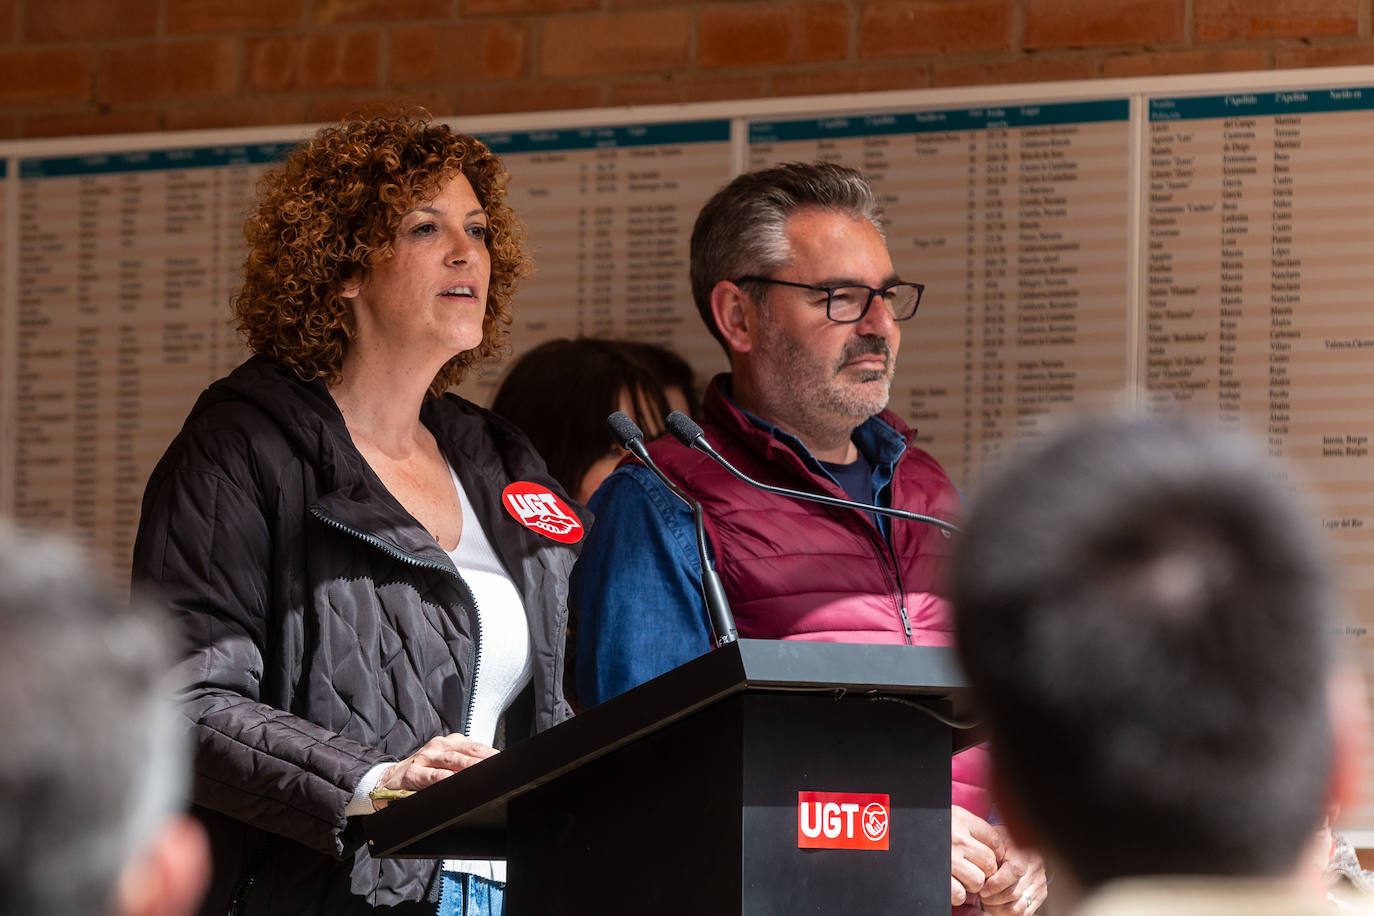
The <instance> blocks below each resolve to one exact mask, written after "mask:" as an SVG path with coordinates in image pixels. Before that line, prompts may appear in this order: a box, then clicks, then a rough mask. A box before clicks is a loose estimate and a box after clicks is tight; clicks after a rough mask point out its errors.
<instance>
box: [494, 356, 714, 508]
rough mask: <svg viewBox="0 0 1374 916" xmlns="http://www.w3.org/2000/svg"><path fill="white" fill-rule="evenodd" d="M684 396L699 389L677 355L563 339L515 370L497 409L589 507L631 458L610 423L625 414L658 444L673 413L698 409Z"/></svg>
mask: <svg viewBox="0 0 1374 916" xmlns="http://www.w3.org/2000/svg"><path fill="white" fill-rule="evenodd" d="M675 360H676V361H677V362H680V363H681V367H680V368H677V369H674V368H673V365H674V361H675ZM683 368H685V370H686V374H685V376H684V375H683V373H682V369H683ZM684 379H685V382H686V388H685V389H678V388H677V384H678V383H680V382H681V381H683V380H684ZM673 380H676V381H673ZM669 388H673V389H675V391H674V395H673V397H670V396H669V393H668V390H669ZM684 390H685V391H690V390H691V367H690V366H687V364H686V363H685V362H683V361H682V360H681V358H680V357H678V356H677V355H676V354H674V353H671V352H669V351H666V350H662V349H661V348H659V347H655V346H653V345H652V344H641V343H637V342H631V341H620V340H606V339H602V338H598V337H577V338H573V339H568V338H557V339H554V340H546V341H544V342H543V343H541V344H540V345H539V346H537V347H535V348H534V349H532V350H530V351H529V352H527V353H525V354H524V355H523V356H521V357H520V358H519V359H517V360H516V361H515V362H514V363H513V364H512V365H511V367H510V370H509V371H507V372H506V375H505V377H504V378H502V380H501V384H500V386H499V387H498V388H497V390H496V395H495V396H494V397H493V398H492V402H491V410H492V412H493V413H495V414H497V415H498V416H501V417H504V418H505V419H507V420H509V421H510V422H512V423H514V424H515V425H516V426H518V427H520V429H521V431H523V432H524V433H525V435H526V436H528V437H529V439H530V442H531V443H532V444H533V445H534V448H535V451H537V452H539V454H540V455H542V456H543V458H544V461H545V462H546V463H547V464H548V466H549V473H550V474H552V475H553V477H554V479H555V480H557V481H558V482H559V483H561V484H563V487H564V489H566V490H567V491H568V492H569V493H571V494H572V496H573V498H574V499H576V500H577V501H578V502H582V503H585V502H586V501H587V500H588V499H590V498H591V495H592V494H593V493H595V492H596V488H597V487H598V486H600V485H601V481H603V480H605V479H606V478H607V477H608V476H609V475H610V473H611V471H613V470H614V469H615V466H616V465H617V464H618V463H619V462H620V459H621V458H623V457H624V456H625V450H624V449H622V448H621V447H620V446H619V445H617V444H616V441H615V438H614V437H613V436H612V435H611V432H610V430H609V429H608V428H607V427H606V417H607V416H609V415H610V414H611V413H613V412H615V411H617V410H623V411H624V412H625V413H626V414H627V415H628V416H629V417H630V418H631V419H632V420H634V421H635V422H636V423H638V424H639V426H640V428H641V429H643V430H644V431H645V435H646V437H647V438H650V439H652V438H654V437H655V436H658V435H660V434H661V433H662V432H663V429H664V427H663V418H664V416H666V415H667V413H668V412H669V411H670V410H673V409H681V407H684V406H690V402H689V401H688V400H687V396H686V394H685V393H683V391H684Z"/></svg>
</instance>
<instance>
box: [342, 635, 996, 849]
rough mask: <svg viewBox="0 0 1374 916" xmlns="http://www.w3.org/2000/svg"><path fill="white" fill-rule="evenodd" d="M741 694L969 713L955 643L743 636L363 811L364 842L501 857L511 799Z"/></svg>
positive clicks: (371, 846) (960, 714) (959, 714)
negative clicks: (455, 835) (837, 698)
mask: <svg viewBox="0 0 1374 916" xmlns="http://www.w3.org/2000/svg"><path fill="white" fill-rule="evenodd" d="M745 692H765V693H769V692H786V693H798V692H815V693H827V694H845V695H847V694H860V695H866V696H891V697H908V698H911V699H919V698H924V699H926V700H928V701H938V702H941V705H942V707H943V711H944V713H945V714H947V715H949V714H952V715H953V716H955V717H958V718H963V717H966V716H967V715H968V712H969V710H968V708H967V702H968V700H967V690H966V688H965V685H964V681H963V677H962V675H961V674H960V672H959V669H958V664H957V662H956V661H955V657H954V650H953V649H949V648H944V647H933V646H885V645H867V644H854V643H821V642H803V641H794V640H760V639H741V640H739V641H737V642H734V643H730V644H728V645H726V646H722V647H721V648H719V649H715V650H713V651H711V652H708V653H706V654H705V655H702V656H700V657H698V658H695V659H692V660H691V661H689V662H687V663H686V664H683V665H681V666H679V667H677V668H674V669H673V670H671V671H668V672H666V673H664V674H662V675H660V676H659V677H656V678H654V679H653V680H651V681H649V682H647V683H645V684H641V685H640V686H638V687H636V688H634V689H633V690H629V691H626V692H625V693H623V694H621V695H620V696H618V697H614V698H612V699H610V700H608V701H606V702H605V703H602V704H600V705H599V706H595V707H593V708H591V709H588V710H585V711H584V712H582V713H581V714H579V715H577V716H575V717H574V718H572V719H569V720H568V721H566V722H563V723H561V724H559V725H557V726H555V727H553V728H551V729H548V730H547V731H544V732H541V733H540V734H538V735H535V736H534V737H532V738H529V739H528V740H525V741H521V742H519V743H518V744H514V745H512V746H510V747H509V748H507V749H506V750H504V751H502V752H501V753H500V754H497V755H496V756H495V757H491V758H488V759H487V760H484V761H482V762H481V763H478V764H475V765H473V766H471V767H469V768H467V769H466V770H463V771H461V772H459V773H455V774H454V775H453V776H450V777H448V778H447V779H444V780H442V781H440V782H438V783H435V784H434V785H432V786H430V787H429V788H427V789H424V790H423V791H421V792H417V793H416V794H415V795H413V796H411V797H409V798H406V799H403V800H401V801H396V802H392V803H391V804H390V805H388V806H387V807H386V808H385V809H383V810H382V811H379V812H377V813H376V814H372V815H369V816H367V817H366V818H364V819H363V823H362V827H363V833H364V835H365V836H366V837H367V841H368V846H369V849H370V850H371V852H372V854H373V855H374V856H401V857H408V856H409V857H426V856H435V855H449V854H451V853H450V852H448V851H445V850H448V849H451V843H450V842H445V843H437V842H436V838H437V837H439V836H440V835H443V834H449V835H451V834H452V832H453V831H455V830H458V831H464V832H466V833H469V834H470V835H471V836H473V837H474V838H475V839H474V843H473V844H472V846H471V850H472V851H471V853H464V855H469V854H470V855H472V856H474V857H476V856H492V857H498V858H499V857H500V856H499V855H498V854H497V853H496V852H494V851H492V850H494V849H495V848H497V847H499V845H500V842H501V836H502V834H503V831H504V829H505V823H506V805H507V803H508V802H509V801H510V800H511V799H513V798H516V797H518V796H520V795H522V794H523V793H525V792H528V791H531V790H532V789H535V788H537V787H539V786H541V785H544V784H545V783H547V782H549V781H551V780H553V779H556V778H557V777H558V776H560V775H562V774H563V773H566V772H568V771H570V770H572V769H574V768H576V767H579V766H581V765H583V764H585V763H587V762H589V761H591V760H595V759H596V758H598V757H601V756H603V755H605V754H608V753H611V752H612V751H614V750H616V749H617V748H620V747H623V746H624V745H626V744H628V743H630V742H632V741H635V740H638V739H639V738H641V737H643V736H645V735H648V734H651V733H653V732H655V731H658V730H659V729H662V728H666V727H667V726H669V725H671V724H672V723H674V722H676V721H678V720H680V719H682V718H684V717H686V716H688V715H691V714H692V713H694V712H697V711H699V710H701V709H704V708H706V707H708V706H711V705H713V704H715V703H719V702H721V701H723V700H725V699H728V698H730V697H732V696H735V695H737V694H741V693H745ZM958 743H959V742H957V741H956V744H958Z"/></svg>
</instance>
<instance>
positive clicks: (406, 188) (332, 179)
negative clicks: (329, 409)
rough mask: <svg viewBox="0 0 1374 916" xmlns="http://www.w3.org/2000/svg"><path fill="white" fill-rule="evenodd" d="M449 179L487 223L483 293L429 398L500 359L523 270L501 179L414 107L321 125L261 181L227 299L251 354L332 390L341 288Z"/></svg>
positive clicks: (462, 141)
mask: <svg viewBox="0 0 1374 916" xmlns="http://www.w3.org/2000/svg"><path fill="white" fill-rule="evenodd" d="M459 173H461V174H462V175H464V176H466V177H467V179H468V181H469V182H471V183H472V190H473V192H474V193H475V194H476V195H477V200H478V202H479V203H481V205H482V209H483V210H484V211H485V212H486V215H487V224H488V232H487V249H488V250H489V251H490V252H491V281H490V289H489V291H488V294H487V311H486V315H485V316H484V317H483V319H482V342H481V343H480V344H479V345H478V346H477V347H475V348H474V349H472V350H468V351H466V352H464V353H460V354H458V355H457V356H455V357H453V359H451V360H449V361H448V362H447V363H445V364H444V367H443V368H442V369H440V370H439V372H438V374H437V375H435V377H434V381H433V382H432V383H431V384H430V388H429V392H430V394H431V395H438V394H441V393H442V392H443V391H444V390H446V389H447V388H449V387H451V386H453V385H456V384H457V383H458V382H460V381H462V378H463V376H464V375H465V374H466V372H467V370H468V369H469V368H470V367H471V366H473V365H474V364H477V363H479V362H481V361H482V360H484V359H486V358H488V357H489V356H494V355H496V354H497V353H500V352H502V351H503V350H504V349H505V346H506V340H507V337H508V336H509V330H508V329H509V327H510V323H511V317H512V314H513V309H512V306H511V301H512V299H513V298H514V295H515V289H516V286H517V284H518V283H519V280H520V278H521V277H522V276H524V275H525V274H527V273H529V270H530V258H529V255H528V254H527V253H526V251H525V248H524V241H525V227H524V224H523V223H522V222H521V221H520V219H519V217H517V216H516V215H515V212H514V211H513V210H512V209H511V208H510V206H509V205H508V204H507V203H506V182H507V181H508V180H509V177H510V176H509V175H508V174H507V173H506V170H505V167H504V166H503V165H502V164H501V160H500V159H499V158H498V157H497V156H496V155H495V154H494V153H492V152H491V150H489V149H487V147H486V146H485V145H483V144H482V143H481V141H479V140H476V139H474V138H472V137H469V136H466V135H464V134H459V133H455V132H453V131H452V130H450V129H449V128H448V126H447V125H445V124H436V123H434V122H433V121H432V119H431V118H430V115H429V113H428V112H426V111H424V110H423V109H419V108H413V109H406V110H404V111H400V112H396V113H391V114H383V115H379V116H376V117H372V118H368V119H352V120H348V121H345V122H343V123H341V124H338V125H335V126H333V127H328V128H325V129H323V130H321V131H320V132H319V133H318V134H316V135H315V137H314V138H313V139H311V140H307V141H305V142H304V143H301V144H300V145H299V146H297V147H296V148H295V149H294V150H293V151H292V152H291V154H290V156H289V157H288V158H287V160H286V162H285V163H283V164H282V165H281V166H280V167H278V168H275V169H272V170H271V171H269V172H268V173H267V174H266V175H264V176H263V178H262V181H261V182H260V183H259V185H258V192H259V195H258V202H257V205H256V207H255V209H254V210H253V212H252V213H251V214H250V215H249V217H248V220H247V222H245V224H244V227H243V234H244V237H245V238H246V239H247V240H248V258H247V259H246V260H245V262H244V267H243V288H242V290H241V291H240V292H239V294H238V296H236V297H235V299H234V314H235V315H236V316H237V318H238V327H239V331H240V332H241V333H242V334H243V335H244V337H245V339H246V340H247V343H248V347H249V349H250V350H252V351H253V352H254V353H257V354H260V355H263V356H267V357H270V358H271V359H274V360H276V361H277V362H279V363H282V364H284V365H286V366H289V367H290V368H291V369H292V370H293V371H295V373H296V374H297V375H298V376H300V377H301V378H302V379H304V380H307V381H308V380H310V379H316V378H322V379H324V380H325V381H327V382H334V381H337V380H338V378H339V370H340V366H341V364H342V362H343V357H344V353H345V352H346V351H347V349H348V341H349V338H350V336H351V335H352V331H353V313H352V309H351V308H350V307H349V305H348V302H347V300H345V299H344V298H343V297H342V296H341V295H340V290H341V288H342V285H343V283H344V281H345V280H347V279H349V278H352V277H355V276H357V275H358V273H359V272H365V271H367V270H368V269H369V268H370V267H372V266H373V265H375V264H377V263H378V262H380V261H382V260H385V259H386V258H389V257H391V256H392V255H393V254H394V253H395V249H394V248H393V242H394V241H395V239H396V230H397V227H398V226H399V224H400V220H401V217H402V216H403V215H405V213H406V212H408V211H410V210H412V209H414V208H415V207H416V206H417V205H419V204H421V203H422V202H424V201H426V200H428V199H430V198H431V197H433V196H434V195H435V193H437V191H438V190H439V188H440V187H441V186H442V185H443V184H444V183H445V182H446V181H448V180H449V179H450V178H452V177H454V176H455V175H457V174H459Z"/></svg>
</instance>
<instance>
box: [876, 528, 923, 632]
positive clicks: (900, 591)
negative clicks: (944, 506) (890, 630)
mask: <svg viewBox="0 0 1374 916" xmlns="http://www.w3.org/2000/svg"><path fill="white" fill-rule="evenodd" d="M883 544H884V546H886V547H887V553H888V556H889V557H891V558H892V576H893V578H894V579H896V581H897V614H898V616H900V617H901V618H902V630H903V632H905V633H906V644H907V645H908V646H909V645H911V644H912V643H913V642H915V634H914V633H913V632H912V629H911V617H910V616H908V615H907V611H906V585H905V584H903V582H902V564H901V562H900V561H898V559H897V548H896V547H894V546H893V544H892V526H891V525H888V526H887V537H885V538H883Z"/></svg>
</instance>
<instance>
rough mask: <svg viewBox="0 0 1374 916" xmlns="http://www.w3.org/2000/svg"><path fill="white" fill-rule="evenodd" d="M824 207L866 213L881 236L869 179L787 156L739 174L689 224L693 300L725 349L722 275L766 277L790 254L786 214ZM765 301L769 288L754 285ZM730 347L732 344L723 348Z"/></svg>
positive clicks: (859, 215) (845, 168) (729, 277)
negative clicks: (719, 319)
mask: <svg viewBox="0 0 1374 916" xmlns="http://www.w3.org/2000/svg"><path fill="white" fill-rule="evenodd" d="M809 208H819V209H823V210H836V211H839V212H841V213H848V214H850V215H851V216H853V217H855V218H856V219H866V220H868V221H869V222H870V223H872V224H873V226H874V228H876V229H877V230H878V232H879V234H880V235H881V234H882V232H883V216H882V211H881V209H880V208H879V206H878V201H877V199H876V198H875V197H874V196H873V189H872V188H871V187H870V186H869V184H868V180H867V179H866V178H864V176H863V174H862V173H860V172H859V171H857V170H856V169H852V168H849V167H848V166H843V165H838V164H836V163H833V162H788V163H784V164H782V165H776V166H773V167H771V168H766V169H760V170H759V171H757V172H748V173H746V174H744V175H740V176H739V177H738V178H736V179H734V180H733V181H731V182H730V183H729V184H727V185H725V187H723V188H721V189H720V190H719V191H717V192H716V193H715V195H714V196H712V197H711V199H710V200H709V201H707V202H706V206H704V207H702V208H701V212H700V213H698V214H697V221H696V225H695V226H693V228H692V243H691V278H692V299H693V300H694V301H695V302H696V305H697V311H698V312H700V313H701V320H702V321H703V322H705V324H706V328H707V330H709V331H710V332H711V335H712V336H713V337H715V338H716V340H717V342H719V343H720V345H721V346H722V347H725V338H724V337H722V336H721V333H720V329H719V328H717V327H716V321H715V317H714V315H713V314H712V312H711V291H712V290H713V289H715V287H716V284H717V283H719V282H721V281H722V280H730V281H734V280H735V279H737V278H739V277H744V276H759V277H769V276H772V275H773V273H774V272H776V271H778V270H780V269H781V268H783V267H784V266H786V265H787V263H788V262H789V261H790V260H791V258H792V250H791V246H790V245H789V244H788V241H787V220H788V218H789V217H791V216H792V215H793V214H794V213H796V212H797V211H799V210H805V209H809ZM756 285H757V286H758V289H757V291H756V297H757V298H758V301H763V297H764V295H765V293H766V290H767V287H766V286H764V285H763V284H756ZM726 352H727V353H728V352H729V348H728V347H726Z"/></svg>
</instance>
